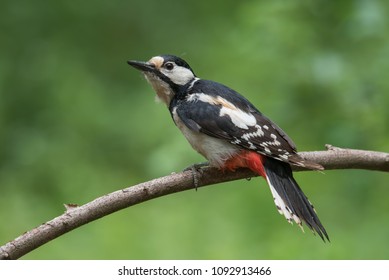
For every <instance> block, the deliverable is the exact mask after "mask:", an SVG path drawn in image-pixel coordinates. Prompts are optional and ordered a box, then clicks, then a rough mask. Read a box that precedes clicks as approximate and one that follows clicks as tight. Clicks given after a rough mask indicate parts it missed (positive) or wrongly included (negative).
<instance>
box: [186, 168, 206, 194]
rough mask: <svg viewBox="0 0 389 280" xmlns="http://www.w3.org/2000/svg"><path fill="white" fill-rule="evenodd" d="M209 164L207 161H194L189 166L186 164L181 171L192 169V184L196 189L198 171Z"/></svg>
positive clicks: (197, 185)
mask: <svg viewBox="0 0 389 280" xmlns="http://www.w3.org/2000/svg"><path fill="white" fill-rule="evenodd" d="M207 166H209V162H201V163H195V164H193V165H191V166H188V167H187V168H185V169H184V170H183V171H189V170H190V171H192V177H193V185H194V186H195V190H196V191H197V188H198V187H199V178H198V173H201V172H202V171H201V169H202V168H204V167H207Z"/></svg>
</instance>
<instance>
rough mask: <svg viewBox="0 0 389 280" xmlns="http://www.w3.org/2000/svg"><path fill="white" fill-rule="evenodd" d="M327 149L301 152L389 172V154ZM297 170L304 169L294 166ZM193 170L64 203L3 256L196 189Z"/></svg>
mask: <svg viewBox="0 0 389 280" xmlns="http://www.w3.org/2000/svg"><path fill="white" fill-rule="evenodd" d="M326 147H327V151H317V152H301V153H300V155H301V156H302V157H304V158H306V159H308V160H311V161H314V162H317V163H319V164H321V165H323V166H324V168H325V169H326V170H331V169H367V170H377V171H384V172H389V154H388V153H383V152H374V151H364V150H353V149H341V148H337V147H333V146H331V145H326ZM295 170H296V171H299V170H302V169H298V168H296V169H295ZM254 176H256V174H254V173H252V172H251V171H249V170H247V169H239V170H237V171H236V172H225V173H222V172H220V171H219V170H217V169H215V168H210V167H207V168H203V169H201V170H199V171H198V172H197V176H196V178H197V180H198V182H197V187H203V186H208V185H212V184H217V183H222V182H227V181H233V180H238V179H243V178H250V177H254ZM194 188H196V186H195V185H194V183H193V174H192V171H184V172H180V173H174V174H171V175H168V176H165V177H161V178H158V179H154V180H151V181H148V182H144V183H141V184H138V185H135V186H132V187H128V188H125V189H122V190H119V191H115V192H112V193H109V194H106V195H104V196H102V197H99V198H96V199H95V200H93V201H91V202H89V203H86V204H84V205H82V206H77V205H71V204H67V205H65V207H66V211H65V213H64V214H62V215H61V216H58V217H56V218H54V219H52V220H51V221H48V222H46V223H44V224H42V225H40V226H38V227H36V228H34V229H32V230H30V231H28V232H26V233H24V234H22V235H21V236H19V237H17V238H16V239H14V240H12V241H10V242H8V243H7V244H5V245H3V246H1V247H0V259H18V258H20V257H22V256H24V255H25V254H27V253H29V252H31V251H32V250H35V249H36V248H38V247H40V246H42V245H43V244H45V243H47V242H49V241H51V240H53V239H55V238H57V237H59V236H61V235H63V234H65V233H67V232H69V231H71V230H73V229H75V228H78V227H80V226H82V225H84V224H87V223H90V222H92V221H94V220H97V219H99V218H101V217H104V216H106V215H109V214H111V213H113V212H116V211H119V210H121V209H124V208H127V207H130V206H132V205H135V204H138V203H141V202H144V201H147V200H151V199H153V198H157V197H160V196H164V195H168V194H171V193H176V192H181V191H185V190H189V189H194Z"/></svg>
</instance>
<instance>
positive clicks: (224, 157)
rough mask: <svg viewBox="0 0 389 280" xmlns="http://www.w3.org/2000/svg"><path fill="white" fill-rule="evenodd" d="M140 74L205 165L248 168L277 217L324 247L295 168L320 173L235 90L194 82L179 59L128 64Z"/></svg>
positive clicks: (323, 233) (324, 235) (319, 225)
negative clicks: (315, 237)
mask: <svg viewBox="0 0 389 280" xmlns="http://www.w3.org/2000/svg"><path fill="white" fill-rule="evenodd" d="M127 63H128V64H129V65H130V66H132V67H134V68H135V69H137V70H140V71H141V72H142V73H143V75H144V77H145V78H146V80H147V81H148V82H149V83H150V84H151V86H152V88H153V89H154V91H155V93H156V97H157V100H159V101H161V102H162V103H164V104H165V105H166V106H167V108H168V109H169V111H170V114H171V117H172V119H173V121H174V123H175V125H176V126H177V127H178V128H179V129H180V131H181V132H182V134H183V135H184V136H185V138H186V139H187V141H188V142H189V143H190V145H191V146H192V147H193V149H194V150H196V151H197V152H198V153H200V154H201V155H202V156H204V157H205V158H206V159H207V160H208V162H209V166H212V167H216V168H218V169H220V170H222V171H226V170H229V171H235V170H236V169H237V168H248V169H250V170H252V171H253V172H254V173H256V174H258V175H259V176H262V177H263V178H264V179H265V180H266V181H267V183H268V185H269V187H270V191H271V194H272V196H273V199H274V203H275V205H276V208H277V210H278V212H279V213H280V214H281V215H283V216H284V217H285V218H286V220H287V221H288V222H289V223H291V224H293V222H295V223H296V224H297V225H298V226H299V227H300V228H301V229H302V231H304V229H303V223H304V224H305V225H306V226H307V227H308V228H309V229H310V230H311V231H312V232H313V233H314V234H316V233H317V234H318V235H319V236H320V238H321V239H322V240H323V241H324V242H325V241H326V240H327V241H329V237H328V234H327V232H326V230H325V228H324V226H323V225H322V223H321V222H320V220H319V217H318V216H317V214H316V211H315V209H314V207H313V205H312V204H311V202H310V201H309V200H308V198H307V197H306V195H305V194H304V193H303V191H302V190H301V188H300V186H299V185H298V183H297V182H296V180H295V179H294V177H293V173H292V167H291V166H293V165H295V166H299V167H302V168H305V169H310V170H323V169H324V168H323V166H321V165H320V164H318V163H315V162H312V161H309V160H306V159H303V158H302V157H301V156H300V155H299V154H298V153H297V148H296V145H295V144H294V142H293V141H292V139H291V138H290V137H289V136H288V135H287V134H286V133H285V132H284V131H283V130H282V129H281V128H280V127H279V126H278V125H276V124H275V123H274V122H273V121H271V120H270V119H269V118H267V117H266V116H265V115H263V114H262V113H261V112H260V111H259V110H258V109H257V108H256V107H255V106H254V105H253V104H252V103H251V102H250V101H249V100H248V99H246V98H245V97H244V96H242V95H241V94H239V93H238V92H236V91H235V90H233V89H231V88H229V87H227V86H225V85H223V84H221V83H218V82H214V81H211V80H206V79H201V78H199V77H197V76H196V75H195V73H194V71H193V69H192V68H191V67H190V66H189V64H188V63H187V62H186V61H185V60H184V59H182V58H180V57H177V56H175V55H170V54H167V55H157V56H154V57H152V58H151V59H149V60H148V61H138V60H128V61H127Z"/></svg>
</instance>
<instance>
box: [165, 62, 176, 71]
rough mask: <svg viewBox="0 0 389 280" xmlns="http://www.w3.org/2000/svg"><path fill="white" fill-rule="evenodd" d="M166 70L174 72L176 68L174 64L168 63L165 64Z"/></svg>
mask: <svg viewBox="0 0 389 280" xmlns="http://www.w3.org/2000/svg"><path fill="white" fill-rule="evenodd" d="M165 68H166V69H167V70H172V69H173V68H174V64H173V63H171V62H168V63H166V64H165Z"/></svg>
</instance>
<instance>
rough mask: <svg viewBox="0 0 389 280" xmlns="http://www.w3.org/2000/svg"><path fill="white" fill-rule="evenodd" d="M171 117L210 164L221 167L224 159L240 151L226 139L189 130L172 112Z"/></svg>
mask: <svg viewBox="0 0 389 280" xmlns="http://www.w3.org/2000/svg"><path fill="white" fill-rule="evenodd" d="M173 118H174V121H175V122H176V124H177V126H178V128H179V129H180V130H181V132H182V134H184V136H185V138H186V139H187V140H188V142H189V143H190V144H191V145H192V147H193V149H195V150H196V151H197V152H199V153H200V154H201V155H203V156H204V157H205V158H206V159H207V160H208V161H209V163H210V165H211V166H215V167H222V166H223V164H224V162H225V161H226V160H228V159H229V158H231V157H232V156H234V155H235V154H237V153H238V152H239V151H240V148H239V147H237V146H235V145H233V144H230V143H228V142H227V141H226V140H222V139H218V138H215V137H211V136H208V135H206V134H203V133H200V132H195V131H192V130H190V129H189V128H188V127H186V125H185V124H184V123H183V122H182V121H181V120H180V119H179V118H178V116H177V115H176V114H174V113H173Z"/></svg>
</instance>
